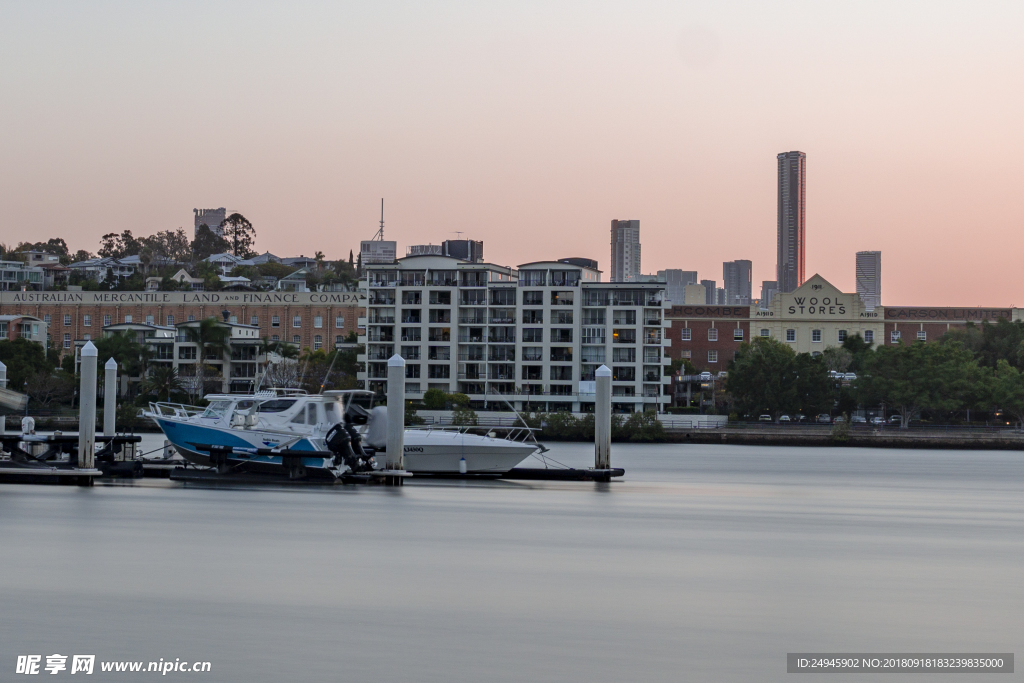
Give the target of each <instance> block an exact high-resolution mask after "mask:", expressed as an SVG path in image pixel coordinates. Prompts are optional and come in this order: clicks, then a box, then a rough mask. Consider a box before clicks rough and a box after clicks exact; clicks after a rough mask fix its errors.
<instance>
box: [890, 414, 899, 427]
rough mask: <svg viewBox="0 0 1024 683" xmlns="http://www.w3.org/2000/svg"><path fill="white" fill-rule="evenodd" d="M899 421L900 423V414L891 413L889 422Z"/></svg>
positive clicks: (895, 423)
mask: <svg viewBox="0 0 1024 683" xmlns="http://www.w3.org/2000/svg"><path fill="white" fill-rule="evenodd" d="M899 423H900V416H899V415H890V416H889V424H894V425H898V424H899Z"/></svg>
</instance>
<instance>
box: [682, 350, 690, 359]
mask: <svg viewBox="0 0 1024 683" xmlns="http://www.w3.org/2000/svg"><path fill="white" fill-rule="evenodd" d="M679 357H680V358H687V359H689V358H693V351H691V350H690V349H686V350H685V351H680V353H679Z"/></svg>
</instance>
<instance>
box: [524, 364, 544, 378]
mask: <svg viewBox="0 0 1024 683" xmlns="http://www.w3.org/2000/svg"><path fill="white" fill-rule="evenodd" d="M541 370H542V367H541V366H540V365H524V366H523V379H540V378H541V374H540V373H541Z"/></svg>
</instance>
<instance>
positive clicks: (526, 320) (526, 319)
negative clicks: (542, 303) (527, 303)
mask: <svg viewBox="0 0 1024 683" xmlns="http://www.w3.org/2000/svg"><path fill="white" fill-rule="evenodd" d="M523 324H524V325H543V324H544V311H534V310H532V309H531V310H525V311H523Z"/></svg>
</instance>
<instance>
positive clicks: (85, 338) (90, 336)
mask: <svg viewBox="0 0 1024 683" xmlns="http://www.w3.org/2000/svg"><path fill="white" fill-rule="evenodd" d="M82 339H84V340H85V341H89V340H91V339H92V335H91V334H87V335H85V336H84V337H82Z"/></svg>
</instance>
